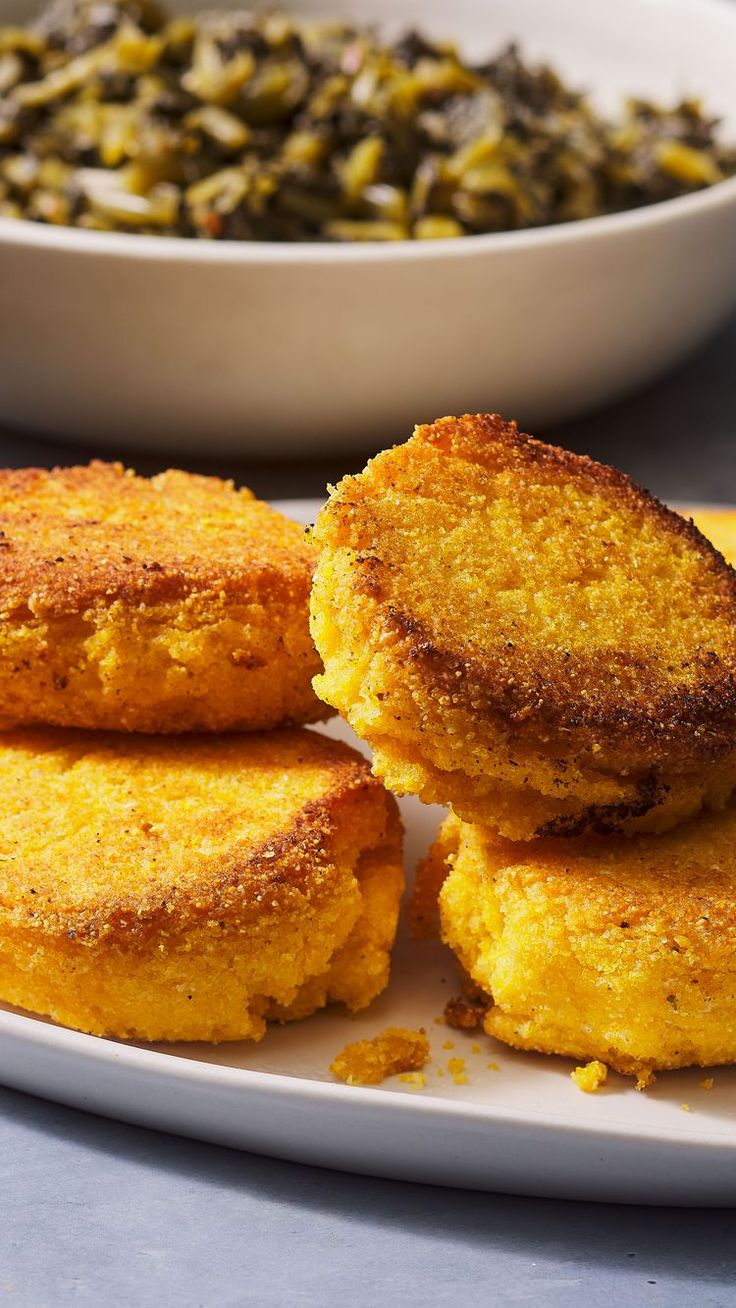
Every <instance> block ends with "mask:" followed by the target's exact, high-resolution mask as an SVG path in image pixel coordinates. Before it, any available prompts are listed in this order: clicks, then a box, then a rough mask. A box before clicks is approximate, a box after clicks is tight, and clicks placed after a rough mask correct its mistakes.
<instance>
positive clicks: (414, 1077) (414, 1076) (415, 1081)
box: [399, 1072, 427, 1090]
mask: <svg viewBox="0 0 736 1308" xmlns="http://www.w3.org/2000/svg"><path fill="white" fill-rule="evenodd" d="M399 1080H400V1081H403V1082H404V1085H409V1086H411V1088H412V1090H423V1089H424V1087H425V1086H426V1084H427V1078H426V1076H425V1075H424V1072H402V1073H401V1076H400V1077H399Z"/></svg>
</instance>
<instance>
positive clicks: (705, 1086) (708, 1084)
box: [700, 1076, 715, 1090]
mask: <svg viewBox="0 0 736 1308" xmlns="http://www.w3.org/2000/svg"><path fill="white" fill-rule="evenodd" d="M714 1085H715V1078H714V1077H712V1076H706V1077H705V1079H704V1080H703V1081H701V1082H700V1089H701V1090H712V1089H713V1086H714Z"/></svg>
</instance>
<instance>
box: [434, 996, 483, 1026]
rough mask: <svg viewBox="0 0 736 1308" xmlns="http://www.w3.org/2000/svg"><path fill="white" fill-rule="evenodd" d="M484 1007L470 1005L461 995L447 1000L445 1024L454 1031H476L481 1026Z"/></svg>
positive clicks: (474, 1004)
mask: <svg viewBox="0 0 736 1308" xmlns="http://www.w3.org/2000/svg"><path fill="white" fill-rule="evenodd" d="M486 1008H487V1004H486V1005H479V1004H476V1003H472V1002H470V1001H469V1000H467V999H465V998H464V997H463V996H462V995H458V996H457V998H456V999H448V1001H447V1003H446V1004H445V1019H444V1020H445V1022H446V1023H447V1025H448V1026H451V1027H453V1028H454V1029H455V1030H456V1031H477V1030H479V1029H480V1028H481V1027H482V1026H483V1018H484V1016H485V1013H486Z"/></svg>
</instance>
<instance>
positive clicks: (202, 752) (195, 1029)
mask: <svg viewBox="0 0 736 1308" xmlns="http://www.w3.org/2000/svg"><path fill="white" fill-rule="evenodd" d="M0 788H1V789H2V794H3V822H2V827H1V828H0V999H2V1000H4V1001H5V1002H8V1003H12V1004H16V1005H18V1006H19V1007H21V1008H26V1009H30V1010H32V1011H34V1012H37V1013H44V1014H47V1015H48V1016H50V1017H52V1018H54V1019H55V1020H56V1021H57V1022H60V1023H62V1024H63V1025H65V1026H72V1027H77V1028H79V1029H80V1030H82V1031H91V1032H93V1033H95V1034H98V1035H111V1036H117V1037H121V1038H130V1039H138V1040H214V1041H216V1040H236V1039H243V1038H249V1039H259V1038H260V1037H261V1036H262V1035H263V1034H264V1031H265V1027H266V1022H267V1021H269V1020H276V1021H284V1020H286V1019H290V1018H299V1017H305V1016H307V1014H309V1013H312V1012H314V1011H315V1010H316V1009H318V1008H321V1007H322V1006H323V1005H324V1004H326V1003H328V1002H331V1001H339V1002H342V1003H344V1004H346V1005H347V1006H348V1008H350V1009H359V1008H363V1007H365V1005H367V1004H368V1003H370V1001H371V1000H372V999H373V998H374V997H375V996H376V995H377V994H378V993H379V992H380V991H381V990H382V989H383V988H384V986H385V985H386V982H387V980H388V971H389V955H390V950H391V946H392V944H393V940H394V934H395V930H396V921H397V917H398V911H399V900H400V898H401V891H402V886H403V870H402V863H401V829H400V824H399V819H398V814H397V808H396V802H395V800H394V799H393V797H392V796H391V795H389V794H387V792H386V791H385V790H384V788H383V786H382V785H381V783H380V782H379V781H377V780H376V778H375V777H373V776H371V773H370V769H369V767H368V765H367V763H366V762H365V761H364V760H363V759H362V758H361V757H360V756H359V755H358V754H356V753H355V752H354V751H353V750H351V749H349V748H348V747H347V746H346V745H342V744H339V743H338V742H336V741H333V740H330V739H328V738H327V737H326V736H323V735H320V734H319V733H317V732H313V731H308V730H306V729H304V728H302V729H291V730H285V731H275V732H270V733H266V734H257V733H253V734H249V735H236V734H231V735H228V736H223V737H215V736H198V737H195V736H180V737H176V738H174V737H143V736H133V735H129V736H113V735H106V734H104V733H92V732H74V731H59V730H56V731H54V730H53V729H46V730H43V731H41V730H31V731H18V732H14V733H8V734H5V735H3V736H0Z"/></svg>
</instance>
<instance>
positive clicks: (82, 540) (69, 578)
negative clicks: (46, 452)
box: [0, 460, 315, 619]
mask: <svg viewBox="0 0 736 1308" xmlns="http://www.w3.org/2000/svg"><path fill="white" fill-rule="evenodd" d="M314 556H315V555H314V549H313V547H312V545H311V543H310V542H309V541H308V540H307V539H306V538H305V536H304V532H303V530H302V529H301V528H300V527H299V526H298V525H297V524H296V523H292V522H289V521H287V520H286V519H285V518H283V517H282V515H281V514H279V513H277V512H276V511H275V510H273V509H271V508H270V507H269V506H268V505H266V504H264V503H262V502H261V501H258V500H256V499H255V498H254V497H253V495H252V494H251V492H250V491H248V490H239V491H237V490H235V488H234V486H233V484H232V483H231V482H225V481H221V480H220V479H219V478H215V477H199V476H195V475H193V474H189V473H184V472H177V471H169V472H166V473H162V474H160V476H158V477H154V478H151V479H149V478H145V477H138V476H136V475H135V474H134V473H132V472H130V471H126V470H125V469H124V468H123V467H122V465H121V464H118V463H115V464H113V463H103V462H100V461H97V460H95V461H93V462H92V463H90V464H89V465H87V466H84V467H71V468H53V469H51V470H48V469H44V468H22V469H17V470H15V469H3V470H0V611H2V612H3V614H4V615H5V616H6V617H7V616H11V615H12V616H13V617H17V618H20V619H23V618H28V617H30V616H31V604H32V612H33V614H34V615H35V616H36V617H38V616H40V615H44V616H51V617H61V616H67V615H70V614H77V613H83V612H85V610H87V609H89V608H91V607H96V606H105V607H108V606H110V605H111V604H113V603H114V602H115V601H121V602H122V603H123V604H125V605H129V606H133V605H137V604H141V603H145V604H147V605H151V604H165V603H167V602H175V601H178V600H181V599H184V598H186V597H188V596H191V595H193V594H200V593H201V594H205V595H206V594H208V593H216V594H218V595H223V594H224V595H226V596H227V597H229V598H232V599H241V600H244V601H251V600H254V599H265V598H268V597H271V596H273V595H277V596H279V595H280V596H283V597H284V598H289V599H290V600H292V601H294V602H300V601H303V600H304V599H305V597H306V596H307V595H308V593H309V586H310V581H311V574H312V569H313V564H314Z"/></svg>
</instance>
